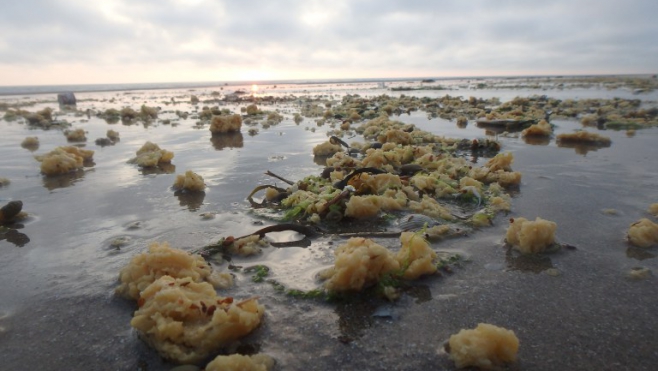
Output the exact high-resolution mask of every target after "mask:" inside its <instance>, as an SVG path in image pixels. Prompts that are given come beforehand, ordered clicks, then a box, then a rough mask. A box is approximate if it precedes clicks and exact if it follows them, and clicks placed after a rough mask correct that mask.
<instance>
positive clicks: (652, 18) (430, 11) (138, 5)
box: [0, 0, 658, 85]
mask: <svg viewBox="0 0 658 371" xmlns="http://www.w3.org/2000/svg"><path fill="white" fill-rule="evenodd" d="M657 17H658V1H656V0H618V1H607V0H553V1H541V2H539V1H527V0H489V1H486V0H469V1H464V0H454V1H452V0H404V1H403V0H399V1H393V0H354V1H348V0H331V1H315V0H239V1H238V0H234V1H229V0H93V1H90V0H3V1H2V7H1V9H0V85H46V84H84V83H132V82H187V81H190V82H197V81H198V82H201V81H213V82H215V81H216V82H222V81H236V80H252V81H253V80H281V79H314V78H359V77H363V78H366V77H368V78H383V77H389V78H394V77H443V76H492V75H537V74H540V75H555V74H560V75H562V74H616V73H656V72H658V71H656V70H657V69H658V22H657V21H656V19H657Z"/></svg>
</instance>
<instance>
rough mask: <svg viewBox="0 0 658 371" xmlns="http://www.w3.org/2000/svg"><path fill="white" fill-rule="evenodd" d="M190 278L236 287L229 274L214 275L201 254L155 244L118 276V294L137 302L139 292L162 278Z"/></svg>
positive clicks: (221, 285)
mask: <svg viewBox="0 0 658 371" xmlns="http://www.w3.org/2000/svg"><path fill="white" fill-rule="evenodd" d="M165 275H166V276H170V277H174V278H184V277H187V278H190V279H191V280H192V281H194V282H202V281H208V282H210V283H211V284H212V285H213V286H215V287H217V288H228V287H230V286H232V285H233V279H232V276H231V275H230V274H228V273H217V272H215V273H213V272H212V268H211V267H210V266H209V265H208V263H206V261H205V260H204V259H203V258H202V257H201V256H199V255H192V254H190V253H188V252H186V251H183V250H179V249H175V248H172V247H171V246H169V244H168V243H166V242H163V243H157V242H154V243H152V244H151V245H150V246H149V250H148V252H145V253H142V254H139V255H136V256H134V257H133V258H132V260H131V261H130V263H128V265H127V266H125V267H124V268H123V269H122V270H121V272H120V273H119V281H120V282H121V284H120V285H119V286H118V287H117V288H116V293H117V294H119V295H121V296H124V297H126V298H129V299H134V300H137V299H138V298H139V293H140V292H141V291H143V290H144V289H146V288H147V287H148V286H149V285H150V284H152V283H153V282H154V281H155V280H157V279H158V278H160V277H162V276H165Z"/></svg>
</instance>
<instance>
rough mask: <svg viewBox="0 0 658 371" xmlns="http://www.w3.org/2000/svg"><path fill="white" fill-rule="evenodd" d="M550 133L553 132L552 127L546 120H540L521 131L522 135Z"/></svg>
mask: <svg viewBox="0 0 658 371" xmlns="http://www.w3.org/2000/svg"><path fill="white" fill-rule="evenodd" d="M551 134H553V128H552V127H551V124H549V123H548V121H546V120H541V121H539V122H538V123H536V124H534V125H531V126H530V127H529V128H527V129H525V130H523V131H522V132H521V135H522V136H524V137H550V136H551Z"/></svg>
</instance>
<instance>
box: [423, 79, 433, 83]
mask: <svg viewBox="0 0 658 371" xmlns="http://www.w3.org/2000/svg"><path fill="white" fill-rule="evenodd" d="M435 81H436V80H432V79H425V80H420V82H435Z"/></svg>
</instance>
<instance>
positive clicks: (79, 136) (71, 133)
mask: <svg viewBox="0 0 658 371" xmlns="http://www.w3.org/2000/svg"><path fill="white" fill-rule="evenodd" d="M64 136H66V140H68V141H69V142H84V141H86V140H87V133H85V131H84V129H74V130H64Z"/></svg>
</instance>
